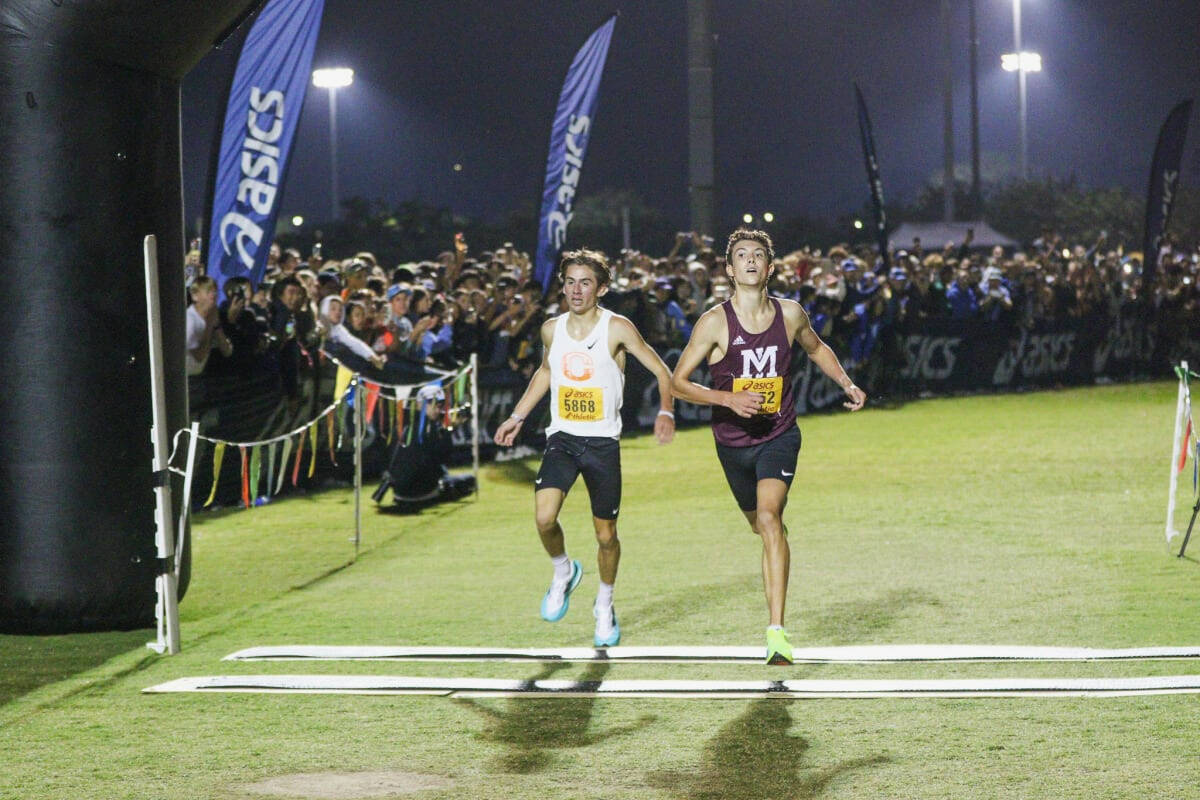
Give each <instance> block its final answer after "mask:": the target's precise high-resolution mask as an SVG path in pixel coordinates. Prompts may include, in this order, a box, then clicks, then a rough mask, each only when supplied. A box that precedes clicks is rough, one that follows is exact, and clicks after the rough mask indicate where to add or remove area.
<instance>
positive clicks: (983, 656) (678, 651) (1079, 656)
mask: <svg viewBox="0 0 1200 800" xmlns="http://www.w3.org/2000/svg"><path fill="white" fill-rule="evenodd" d="M764 652H765V651H764V649H763V648H762V647H761V646H759V647H609V648H607V649H599V650H596V649H593V648H590V647H563V648H534V649H527V650H523V649H506V648H495V647H387V646H382V647H337V646H330V645H286V646H279V647H251V648H248V649H246V650H239V651H237V652H236V653H232V654H230V655H227V656H225V658H224V660H225V661H304V660H309V659H313V660H326V661H540V662H546V661H607V662H623V663H654V662H672V663H698V664H724V663H752V664H761V663H762V662H763V654H764ZM792 657H793V660H794V661H795V662H796V663H798V664H866V663H876V662H878V663H891V662H925V661H927V662H953V661H958V662H970V661H1138V660H1145V661H1148V660H1155V659H1188V658H1200V647H1134V648H1126V649H1123V650H1099V649H1093V648H1088V647H1026V646H1019V645H1016V646H1005V645H970V644H966V645H957V644H885V645H854V646H850V647H797V648H793V650H792Z"/></svg>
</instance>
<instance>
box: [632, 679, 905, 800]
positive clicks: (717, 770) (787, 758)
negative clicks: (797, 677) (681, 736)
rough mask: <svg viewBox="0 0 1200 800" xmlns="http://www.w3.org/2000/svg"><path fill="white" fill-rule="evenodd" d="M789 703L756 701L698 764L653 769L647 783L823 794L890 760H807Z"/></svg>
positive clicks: (745, 792)
mask: <svg viewBox="0 0 1200 800" xmlns="http://www.w3.org/2000/svg"><path fill="white" fill-rule="evenodd" d="M790 706H791V703H789V702H787V701H786V700H773V699H763V700H755V701H754V702H752V703H750V705H749V707H748V708H747V709H746V711H745V713H744V714H742V715H741V716H740V717H738V718H737V719H735V720H733V721H731V722H729V723H728V724H726V725H725V726H724V727H723V728H721V730H720V731H718V732H717V735H716V736H714V737H713V738H712V739H710V740H709V741H708V743H707V744H706V745H705V746H704V754H703V761H702V763H701V764H700V765H699V767H698V768H697V769H695V770H689V771H687V772H672V771H666V772H652V773H650V774H649V775H648V776H647V783H648V784H649V785H651V786H653V787H655V788H658V789H662V790H664V791H666V792H669V793H671V794H672V795H673V796H675V797H680V798H686V799H687V800H724V798H732V797H787V798H805V797H818V796H820V795H822V794H824V793H825V791H826V790H827V789H828V788H829V784H830V783H832V782H833V781H834V780H835V779H837V778H838V777H840V776H842V775H844V774H846V773H848V772H853V771H855V770H861V769H864V768H866V767H871V766H874V765H876V764H884V763H887V762H889V761H890V760H891V759H890V758H888V757H887V756H883V755H878V756H872V757H870V758H854V759H849V760H847V761H842V762H839V763H837V764H833V765H832V766H828V767H818V766H817V765H816V764H811V763H807V753H808V749H809V743H808V740H807V739H805V738H804V737H803V736H795V735H793V734H791V733H789V732H788V731H789V729H790V728H791V727H792V716H791V713H790V711H789V707H790Z"/></svg>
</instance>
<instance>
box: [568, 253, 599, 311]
mask: <svg viewBox="0 0 1200 800" xmlns="http://www.w3.org/2000/svg"><path fill="white" fill-rule="evenodd" d="M607 288H608V287H606V286H600V282H599V281H597V280H596V273H594V272H592V268H591V267H589V266H586V265H584V264H572V265H570V266H569V267H567V272H566V280H565V281H564V282H563V295H565V296H566V299H567V308H569V309H570V310H571V311H573V312H574V313H576V314H582V313H584V312H585V311H589V310H591V309H592V308H594V307H595V306H596V301H597V300H598V299H599V298H600V295H602V294H604V292H605V290H606V289H607Z"/></svg>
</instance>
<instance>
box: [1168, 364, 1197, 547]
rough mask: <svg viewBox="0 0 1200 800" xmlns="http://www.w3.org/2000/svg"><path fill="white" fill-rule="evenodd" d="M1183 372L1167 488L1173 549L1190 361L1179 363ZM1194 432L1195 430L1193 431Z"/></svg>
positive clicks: (1169, 538)
mask: <svg viewBox="0 0 1200 800" xmlns="http://www.w3.org/2000/svg"><path fill="white" fill-rule="evenodd" d="M1179 368H1180V369H1181V370H1182V372H1181V373H1180V375H1179V391H1178V393H1177V394H1176V398H1175V435H1174V437H1173V438H1172V440H1171V478H1170V482H1169V483H1168V488H1167V530H1166V534H1167V550H1168V551H1170V549H1171V540H1172V539H1174V538H1175V537H1176V536H1178V535H1179V531H1177V530H1175V492H1176V489H1177V487H1178V486H1179V470H1178V468H1177V467H1176V465H1177V464H1178V463H1179V455H1180V453H1181V451H1182V449H1183V430H1184V425H1185V424H1186V420H1185V419H1184V418H1185V417H1186V416H1187V402H1188V386H1187V368H1188V363H1187V362H1186V361H1184V362H1183V363H1181V364H1180V365H1179ZM1193 433H1194V432H1193Z"/></svg>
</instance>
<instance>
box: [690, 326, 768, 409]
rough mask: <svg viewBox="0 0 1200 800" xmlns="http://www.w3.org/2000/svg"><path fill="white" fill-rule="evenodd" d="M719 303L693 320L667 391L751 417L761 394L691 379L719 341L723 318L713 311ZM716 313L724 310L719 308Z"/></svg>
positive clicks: (757, 406)
mask: <svg viewBox="0 0 1200 800" xmlns="http://www.w3.org/2000/svg"><path fill="white" fill-rule="evenodd" d="M714 311H719V307H717V308H714V309H710V310H708V311H706V312H704V314H702V315H701V316H700V319H698V320H696V325H695V327H693V328H692V338H690V339H688V343H687V346H686V347H684V348H683V352H682V353H680V355H679V361H677V362H676V363H675V373H674V374H673V375H672V376H671V391H672V392H674V394H675V396H676V397H678V398H680V399H682V400H687V401H688V402H689V403H700V404H703V405H709V406H725V407H726V408H728V409H730V410H731V411H733V413H735V414H737V415H738V416H739V417H747V418H748V417H752V416H754V415H755V414H756V413H758V409H759V407H760V406H762V401H763V396H762V395H761V394H759V393H758V392H723V391H719V390H717V389H710V388H708V387H707V386H701V385H700V384H698V383H696V382H694V381H693V380H692V379H691V374H692V373H693V372H694V371H695V370H696V368H697V367H699V366H700V365H701V364H702V363H704V359H706V358H708V354H709V353H711V352H712V350H713V348H714V347H716V346H717V345H718V344H720V342H719V341H718V337H720V336H722V335H723V334H722V332H721V322H723V319H722V318H720V317H718V316H717V315H716V314H714V313H713V312H714ZM720 313H724V312H723V311H722V312H720Z"/></svg>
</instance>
